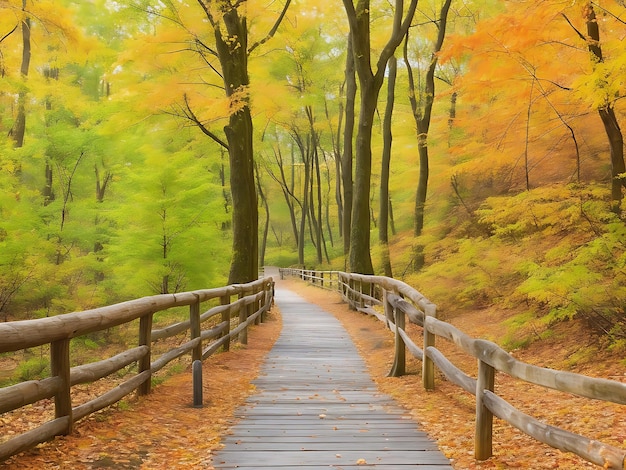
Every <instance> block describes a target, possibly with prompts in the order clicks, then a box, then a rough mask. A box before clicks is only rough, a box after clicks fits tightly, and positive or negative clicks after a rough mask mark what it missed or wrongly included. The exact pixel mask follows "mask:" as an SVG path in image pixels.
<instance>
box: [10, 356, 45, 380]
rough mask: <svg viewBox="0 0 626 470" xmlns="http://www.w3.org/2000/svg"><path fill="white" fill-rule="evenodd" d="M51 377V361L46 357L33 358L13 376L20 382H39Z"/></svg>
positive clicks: (19, 367) (20, 366) (18, 367)
mask: <svg viewBox="0 0 626 470" xmlns="http://www.w3.org/2000/svg"><path fill="white" fill-rule="evenodd" d="M49 375H50V361H49V360H48V359H47V358H44V357H31V358H30V359H27V360H25V361H22V362H20V364H19V365H18V366H17V368H16V369H15V372H14V374H13V376H14V377H15V378H16V379H17V380H18V381H19V382H24V381H27V380H39V379H43V378H45V377H47V376H49Z"/></svg>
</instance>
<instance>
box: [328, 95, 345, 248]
mask: <svg viewBox="0 0 626 470" xmlns="http://www.w3.org/2000/svg"><path fill="white" fill-rule="evenodd" d="M340 95H343V87H342V89H341V91H340ZM324 104H325V108H326V120H327V121H328V122H329V123H330V122H331V119H330V113H329V112H328V101H325V103H324ZM343 113H344V107H343V103H340V104H339V122H338V123H337V130H336V131H335V130H334V129H333V128H332V125H331V126H330V135H331V137H332V141H333V156H334V158H335V202H336V203H337V219H338V220H339V237H340V238H341V237H343V195H342V193H341V190H342V184H341V178H342V176H341V143H340V142H341V132H342V126H343ZM329 171H330V170H329ZM328 184H329V186H330V176H329V178H328ZM328 227H329V230H330V225H329V226H328ZM329 233H330V236H331V239H330V244H331V245H334V242H333V239H332V232H329Z"/></svg>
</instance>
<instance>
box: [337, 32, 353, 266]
mask: <svg viewBox="0 0 626 470" xmlns="http://www.w3.org/2000/svg"><path fill="white" fill-rule="evenodd" d="M345 77H346V80H345V81H346V108H345V109H346V125H345V128H344V133H343V137H344V138H343V155H342V157H341V186H342V188H343V217H342V219H341V228H342V230H341V232H342V234H343V254H344V255H345V257H346V260H347V259H348V256H349V255H350V231H351V229H352V201H353V199H354V176H353V165H354V125H355V122H356V117H355V107H356V93H357V84H356V71H355V69H354V47H353V46H352V35H350V36H349V37H348V53H347V54H346V70H345ZM345 268H346V269H347V265H346V266H345Z"/></svg>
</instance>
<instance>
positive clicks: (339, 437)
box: [213, 287, 452, 470]
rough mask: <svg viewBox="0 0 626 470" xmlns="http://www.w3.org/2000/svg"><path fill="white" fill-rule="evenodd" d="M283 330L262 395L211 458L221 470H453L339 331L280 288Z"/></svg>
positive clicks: (268, 365) (258, 384)
mask: <svg viewBox="0 0 626 470" xmlns="http://www.w3.org/2000/svg"><path fill="white" fill-rule="evenodd" d="M276 302H277V304H278V305H279V306H280V310H281V313H282V316H283V331H282V333H281V336H280V337H279V339H278V341H277V342H276V344H275V346H274V348H273V349H272V351H271V352H270V354H269V356H268V358H267V362H266V363H265V365H264V367H263V370H262V371H261V374H260V377H259V378H258V379H257V380H255V381H254V384H255V385H256V387H257V394H256V395H254V396H251V397H250V398H249V399H248V401H247V403H246V405H245V406H243V407H242V408H241V409H240V410H239V411H238V416H239V417H241V418H242V419H241V421H239V422H238V424H237V425H235V426H234V427H233V428H232V429H231V433H230V434H229V435H227V436H226V437H225V438H224V439H223V442H224V444H225V447H224V448H223V449H221V450H220V451H218V452H217V453H216V454H215V455H214V458H213V465H214V466H215V468H218V469H230V468H237V469H239V470H251V469H263V468H273V469H280V470H290V469H303V468H304V469H309V470H310V469H328V468H335V469H363V468H376V469H378V470H381V469H382V470H391V469H402V470H404V469H410V468H413V469H420V470H451V469H452V467H451V465H450V462H449V461H448V460H447V459H446V458H445V457H444V455H443V454H442V453H441V452H440V451H439V449H438V448H437V446H436V444H435V443H434V442H432V441H431V440H429V438H428V437H427V436H426V434H425V433H423V432H422V431H420V430H419V429H418V428H417V424H416V423H415V422H414V421H413V420H412V419H411V417H410V415H409V414H408V413H407V412H406V411H405V410H404V409H402V408H400V407H399V406H398V405H397V404H396V403H395V402H394V401H393V400H392V399H391V398H390V397H388V396H386V395H383V394H381V393H380V392H379V391H378V390H377V388H376V386H375V384H374V382H373V381H372V380H371V378H370V376H369V374H368V372H367V370H366V367H365V364H364V362H363V360H362V358H361V357H360V356H359V354H358V352H357V350H356V348H355V346H354V344H353V343H352V341H351V339H350V337H349V335H348V333H347V332H346V330H345V329H344V328H343V327H342V326H341V324H340V323H339V322H338V321H337V320H336V319H335V318H334V317H333V316H332V315H330V314H329V313H327V312H324V311H323V310H322V309H321V308H320V307H318V306H316V305H312V304H309V303H307V302H306V301H304V299H302V298H301V297H299V296H297V295H296V294H294V293H292V292H290V291H288V290H285V289H281V288H280V287H279V288H277V291H276Z"/></svg>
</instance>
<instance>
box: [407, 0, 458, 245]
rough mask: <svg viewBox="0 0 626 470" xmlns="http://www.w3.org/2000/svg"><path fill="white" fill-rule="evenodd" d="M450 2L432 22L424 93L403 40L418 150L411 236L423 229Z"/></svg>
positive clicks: (448, 1)
mask: <svg viewBox="0 0 626 470" xmlns="http://www.w3.org/2000/svg"><path fill="white" fill-rule="evenodd" d="M451 3H452V0H445V1H444V3H443V5H442V6H441V11H440V13H439V18H438V19H435V20H433V22H434V23H435V25H436V26H437V39H436V40H435V43H434V44H433V49H432V52H431V56H430V60H429V64H428V67H427V69H426V76H425V80H424V90H423V92H422V91H421V90H418V89H417V87H416V85H415V79H414V77H413V69H412V67H411V62H410V60H409V57H408V34H407V38H406V41H405V48H404V61H405V64H406V67H407V71H408V73H409V99H410V101H411V110H412V111H413V118H414V119H415V125H416V128H417V150H418V152H419V168H420V170H419V180H418V183H417V191H416V193H415V210H414V217H415V218H414V234H415V236H419V235H420V234H421V233H422V229H423V228H424V208H425V206H426V196H427V193H428V177H429V161H428V131H429V130H430V121H431V117H432V111H433V104H434V102H435V71H436V70H437V55H438V54H439V51H441V46H442V45H443V41H444V39H445V37H446V24H447V21H448V12H449V11H450V4H451ZM418 96H421V97H422V99H421V100H420V102H421V103H420V102H418V98H417V97H418Z"/></svg>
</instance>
